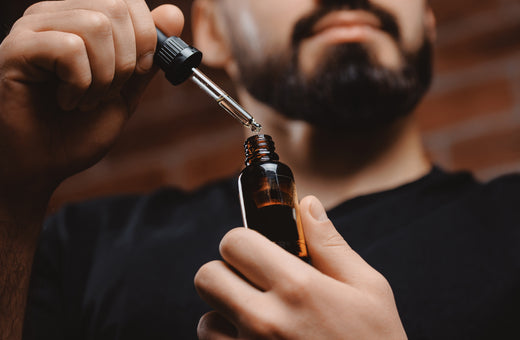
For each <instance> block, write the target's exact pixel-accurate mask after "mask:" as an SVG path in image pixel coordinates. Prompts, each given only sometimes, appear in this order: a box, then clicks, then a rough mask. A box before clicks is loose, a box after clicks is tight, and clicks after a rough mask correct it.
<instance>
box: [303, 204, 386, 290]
mask: <svg viewBox="0 0 520 340" xmlns="http://www.w3.org/2000/svg"><path fill="white" fill-rule="evenodd" d="M300 212H301V217H302V224H303V230H304V234H305V239H306V241H307V247H308V250H309V254H310V257H311V260H312V265H313V266H314V267H315V268H316V269H318V270H319V271H320V272H322V273H323V274H325V275H327V276H330V277H332V278H334V279H336V280H339V281H342V282H345V283H349V284H352V285H363V284H364V283H366V282H367V281H370V280H371V279H372V278H373V276H374V275H378V273H377V272H376V271H375V270H374V269H373V268H372V267H370V266H369V265H368V264H367V263H366V262H365V260H363V259H362V258H361V256H359V255H358V254H357V253H356V252H355V251H354V250H352V248H351V247H350V246H349V245H348V244H347V242H345V240H344V239H343V237H342V236H341V235H340V234H339V233H338V232H337V230H336V228H335V227H334V225H333V224H332V222H331V221H330V220H329V219H328V218H327V214H326V212H325V210H324V208H323V206H322V204H321V202H320V201H319V200H318V199H317V198H316V197H313V196H307V197H305V198H304V199H303V200H302V201H301V203H300Z"/></svg>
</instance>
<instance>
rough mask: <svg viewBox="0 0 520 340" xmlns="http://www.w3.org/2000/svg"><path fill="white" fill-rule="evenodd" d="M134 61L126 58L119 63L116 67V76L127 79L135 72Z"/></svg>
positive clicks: (131, 58)
mask: <svg viewBox="0 0 520 340" xmlns="http://www.w3.org/2000/svg"><path fill="white" fill-rule="evenodd" d="M135 66H136V60H135V58H134V57H127V58H125V60H122V61H120V62H119V65H118V66H117V74H118V75H119V76H120V77H123V78H127V77H128V76H130V75H132V73H134V71H135Z"/></svg>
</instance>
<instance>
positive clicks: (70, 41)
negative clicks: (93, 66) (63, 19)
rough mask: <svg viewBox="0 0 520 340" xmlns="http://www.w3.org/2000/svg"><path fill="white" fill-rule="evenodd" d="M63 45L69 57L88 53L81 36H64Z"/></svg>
mask: <svg viewBox="0 0 520 340" xmlns="http://www.w3.org/2000/svg"><path fill="white" fill-rule="evenodd" d="M61 44H62V45H61V46H62V48H63V51H65V53H67V54H69V55H78V54H80V53H84V52H85V51H86V49H85V42H84V41H83V39H82V38H81V37H80V36H78V35H75V34H66V35H64V36H63V38H62V41H61Z"/></svg>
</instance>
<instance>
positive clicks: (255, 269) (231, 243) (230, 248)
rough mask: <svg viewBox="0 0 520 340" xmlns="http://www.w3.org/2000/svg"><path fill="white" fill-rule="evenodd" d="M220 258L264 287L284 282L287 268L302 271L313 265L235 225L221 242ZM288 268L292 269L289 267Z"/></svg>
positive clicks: (262, 237)
mask: <svg viewBox="0 0 520 340" xmlns="http://www.w3.org/2000/svg"><path fill="white" fill-rule="evenodd" d="M220 254H221V255H222V258H223V259H224V260H225V261H226V262H227V263H229V264H230V265H231V266H233V268H236V269H237V270H238V271H239V272H240V273H241V274H242V275H244V276H245V277H246V278H247V279H248V280H249V281H251V282H252V283H253V284H254V285H256V286H257V287H259V288H260V289H262V290H264V291H268V290H272V289H274V288H276V286H277V285H279V284H280V283H282V284H283V283H284V279H283V278H285V277H287V276H288V275H289V273H290V272H297V273H302V274H305V272H307V271H308V270H312V267H310V266H309V265H307V264H306V263H304V262H303V261H302V260H300V259H299V258H297V257H296V256H294V255H292V254H290V253H288V252H287V251H285V250H284V249H282V248H280V247H279V246H278V245H276V244H275V243H273V242H271V241H270V240H268V239H267V238H266V237H264V236H262V235H260V234H259V233H258V232H256V231H254V230H251V229H246V228H236V229H233V230H231V231H230V232H228V233H227V234H226V235H225V236H224V238H223V239H222V241H221V243H220ZM288 269H291V270H288Z"/></svg>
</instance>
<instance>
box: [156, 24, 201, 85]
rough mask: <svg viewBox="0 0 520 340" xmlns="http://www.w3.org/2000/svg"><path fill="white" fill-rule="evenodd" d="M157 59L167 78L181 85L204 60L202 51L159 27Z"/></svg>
mask: <svg viewBox="0 0 520 340" xmlns="http://www.w3.org/2000/svg"><path fill="white" fill-rule="evenodd" d="M155 61H156V63H157V65H159V67H160V68H161V69H162V70H163V71H164V73H165V75H166V79H168V81H169V82H170V83H172V84H173V85H179V84H181V83H183V82H184V81H185V80H187V79H188V78H189V77H190V76H191V75H192V74H193V68H197V67H198V66H199V65H200V63H201V61H202V52H201V51H199V50H197V49H196V48H195V47H192V46H189V45H188V44H186V43H185V42H184V41H183V40H182V39H181V38H179V37H167V36H166V35H165V34H164V33H163V32H161V30H159V29H158V28H157V48H156V50H155Z"/></svg>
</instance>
